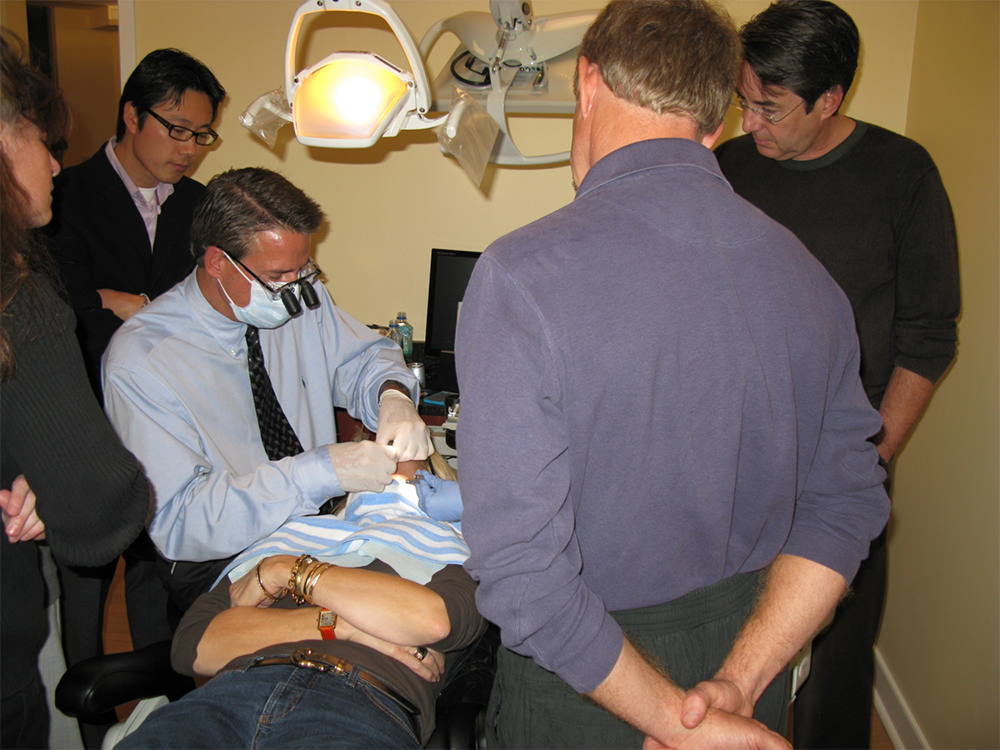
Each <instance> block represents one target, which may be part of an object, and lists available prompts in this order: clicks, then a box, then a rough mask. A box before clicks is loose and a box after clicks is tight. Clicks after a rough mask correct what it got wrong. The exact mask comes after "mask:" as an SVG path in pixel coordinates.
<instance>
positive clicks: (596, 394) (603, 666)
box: [456, 0, 889, 748]
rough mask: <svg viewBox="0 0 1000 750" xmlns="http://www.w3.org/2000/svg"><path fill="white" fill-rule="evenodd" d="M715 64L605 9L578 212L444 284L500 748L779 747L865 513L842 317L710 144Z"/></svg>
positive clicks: (874, 528)
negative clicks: (467, 278) (798, 680)
mask: <svg viewBox="0 0 1000 750" xmlns="http://www.w3.org/2000/svg"><path fill="white" fill-rule="evenodd" d="M739 62H740V47H739V41H738V38H737V35H736V30H735V28H734V27H733V25H732V22H731V21H730V19H729V18H728V17H726V16H725V14H724V13H723V12H722V11H719V10H717V9H716V8H715V7H713V6H712V5H710V4H707V3H704V2H687V1H684V2H671V1H670V0H647V1H643V2H627V1H626V2H612V3H610V4H609V5H608V6H607V7H606V8H605V10H604V11H603V12H602V13H601V15H600V16H599V17H598V19H597V20H596V21H595V23H594V25H593V27H591V29H590V30H589V31H588V32H587V34H586V36H585V37H584V40H583V43H582V45H581V48H580V57H579V60H578V65H577V92H578V94H577V96H578V98H577V108H576V113H575V117H574V130H573V144H572V151H571V153H572V157H571V166H572V173H573V178H574V182H575V184H576V185H577V186H578V190H577V195H576V199H575V200H574V201H573V203H572V204H570V205H569V206H566V207H564V208H563V209H561V210H559V211H557V212H555V213H554V214H551V215H550V216H547V217H545V218H543V219H541V220H539V221H537V222H535V223H534V224H531V225H529V226H528V227H525V228H523V229H520V230H518V231H515V232H513V233H511V234H510V235H507V236H506V237H504V238H502V239H500V240H498V241H497V242H495V243H494V244H493V245H492V246H491V247H490V248H489V249H488V250H487V251H486V252H485V253H484V254H483V256H482V258H481V259H480V261H479V262H478V263H477V266H476V271H475V273H474V274H473V277H472V280H471V282H470V284H469V287H468V290H467V292H466V295H465V299H464V304H463V310H462V317H461V320H460V324H459V330H458V337H457V342H456V348H457V364H458V375H459V385H460V389H461V392H462V424H461V430H459V433H458V440H459V446H458V447H459V455H460V457H461V458H460V461H461V483H462V495H463V499H464V501H465V511H464V514H463V518H462V522H463V531H464V532H465V535H466V541H467V542H468V544H469V547H470V549H471V551H472V555H471V557H470V558H469V561H468V563H467V568H468V570H469V572H470V573H471V574H472V575H473V577H475V578H477V579H479V581H480V588H479V592H478V594H477V602H478V605H479V607H480V610H481V611H482V613H483V614H484V615H485V616H486V617H487V618H488V619H490V620H492V621H494V622H496V623H497V624H499V625H500V627H501V630H502V634H503V642H504V646H505V647H504V648H503V649H501V653H500V655H499V666H498V676H497V681H496V683H495V685H494V690H493V695H492V698H491V706H490V715H489V717H488V720H487V730H488V731H489V732H490V733H491V735H492V736H491V742H492V744H494V745H496V746H501V747H502V746H508V747H511V746H514V747H628V746H634V747H638V746H639V745H641V744H642V743H643V739H644V737H649V738H651V744H654V745H655V744H657V743H658V744H661V745H666V746H669V747H675V748H680V747H690V746H698V747H743V746H753V747H786V746H787V743H785V741H784V739H783V738H782V737H781V736H780V735H779V734H776V733H775V732H774V731H769V729H768V727H769V728H770V730H778V731H780V732H783V731H784V725H783V724H784V720H785V716H786V711H787V699H788V687H787V682H786V672H785V667H786V664H787V663H788V661H789V660H790V659H791V658H792V657H793V656H794V655H795V653H796V652H797V651H798V649H799V648H800V647H801V646H802V645H803V644H804V643H805V642H806V641H807V640H808V639H809V638H810V637H811V636H812V635H813V634H814V633H815V631H816V629H817V628H818V627H819V626H820V625H821V624H822V622H823V620H824V618H825V617H826V615H827V614H828V613H829V612H830V611H831V610H832V608H833V607H834V606H835V604H836V602H837V601H838V600H839V598H840V597H841V595H842V594H843V592H844V590H845V587H846V583H847V581H849V580H851V578H852V577H853V576H854V572H855V571H856V570H857V567H858V564H859V563H860V561H861V559H862V558H863V557H864V556H865V554H866V552H867V549H868V545H869V542H870V540H871V539H872V538H873V537H875V536H876V535H877V534H878V533H879V531H880V529H881V528H882V526H883V525H884V523H885V519H886V517H887V515H888V510H889V505H888V499H887V497H886V495H885V491H884V489H883V488H882V486H881V483H882V480H883V479H884V476H885V474H884V472H883V470H882V469H881V468H880V467H879V466H878V453H877V451H876V449H875V446H874V445H873V444H872V443H870V442H869V441H868V438H870V437H871V436H872V435H874V434H875V433H877V432H878V430H879V428H880V425H881V422H880V420H879V416H878V413H877V412H876V411H875V410H874V409H872V408H871V406H870V404H869V403H868V402H867V399H866V398H865V393H864V389H863V388H862V386H861V382H860V379H859V377H858V361H859V354H858V342H857V336H856V334H855V331H854V321H853V317H852V314H851V309H850V305H849V303H848V301H847V299H846V298H845V296H844V295H843V293H842V292H841V291H840V289H839V288H838V287H837V285H836V284H835V283H834V282H833V280H832V279H831V278H830V276H829V274H828V273H827V272H826V271H825V270H824V269H823V267H822V265H821V264H820V263H819V262H818V261H816V259H815V258H814V257H813V256H812V255H810V254H809V252H808V251H807V250H806V249H805V247H804V246H803V245H802V244H801V243H800V242H799V241H798V240H797V239H796V238H795V237H794V236H793V235H792V234H791V233H790V232H789V231H787V230H786V229H784V228H783V227H781V226H780V225H778V224H777V223H775V222H774V221H772V220H770V219H768V218H767V217H766V216H765V215H764V214H763V213H761V212H760V211H759V210H757V209H755V208H754V207H752V206H751V205H750V204H748V203H746V202H745V201H743V200H742V199H741V198H739V197H737V196H736V195H735V194H734V193H733V191H732V189H731V187H730V186H729V184H728V183H727V182H726V181H725V179H724V178H723V177H722V174H721V173H720V171H719V168H718V164H717V163H716V161H715V158H714V156H713V155H712V153H711V151H710V150H709V148H710V147H711V146H712V145H713V144H714V143H715V141H716V139H717V138H718V137H719V135H720V134H721V132H722V127H723V125H722V123H723V118H724V116H725V113H726V109H727V107H728V106H729V102H730V100H731V97H732V92H733V89H734V86H735V83H736V75H737V71H738V66H739ZM498 365H499V366H498ZM696 686H697V687H696ZM584 696H587V697H589V698H590V699H591V700H587V699H586V698H585V697H584ZM615 717H618V718H620V719H622V720H624V721H619V720H618V718H615ZM755 719H756V720H755ZM765 725H766V726H765Z"/></svg>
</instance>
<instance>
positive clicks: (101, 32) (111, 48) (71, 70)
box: [52, 6, 122, 167]
mask: <svg viewBox="0 0 1000 750" xmlns="http://www.w3.org/2000/svg"><path fill="white" fill-rule="evenodd" d="M92 11H93V8H91V7H84V8H70V7H66V6H57V7H54V8H53V9H52V14H53V19H52V22H53V27H54V29H55V50H56V65H57V67H58V71H59V85H60V86H61V87H62V89H63V91H64V92H65V93H66V100H67V101H68V102H69V108H70V111H71V112H72V113H73V134H72V137H71V138H70V141H69V148H68V149H67V150H66V156H65V158H64V159H63V164H64V166H67V167H71V166H73V165H74V164H79V163H80V162H82V161H85V160H86V159H89V158H90V157H91V156H92V155H93V154H94V152H95V151H96V150H97V148H98V147H99V146H100V145H101V144H102V143H103V142H104V141H106V140H107V139H108V138H110V137H111V136H112V135H114V132H115V121H116V119H117V114H118V97H119V95H120V94H121V83H122V82H121V80H120V79H119V74H118V32H117V31H115V30H113V29H112V30H109V29H94V28H92V27H91V26H92V23H91V19H92V15H91V14H92Z"/></svg>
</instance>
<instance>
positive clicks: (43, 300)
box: [0, 29, 150, 748]
mask: <svg viewBox="0 0 1000 750" xmlns="http://www.w3.org/2000/svg"><path fill="white" fill-rule="evenodd" d="M0 54H2V76H0V77H2V98H0V257H2V264H0V313H2V314H0V411H2V413H3V421H2V423H0V487H2V488H3V489H2V490H0V509H2V511H3V522H4V531H5V533H4V534H0V596H2V600H3V605H2V608H0V659H2V661H3V673H2V677H0V689H2V693H0V708H2V719H0V745H2V746H3V747H5V748H21V747H44V746H46V745H47V738H48V709H47V706H46V702H45V691H44V688H43V686H42V683H41V678H40V676H39V673H38V653H39V650H40V649H41V646H42V642H43V640H44V638H45V633H46V621H45V610H44V601H45V583H44V581H43V578H42V572H41V567H40V559H39V554H40V552H39V548H38V542H39V541H41V540H45V541H46V542H47V543H48V546H49V548H50V549H51V551H52V554H53V556H54V557H55V558H56V559H57V560H59V561H61V562H64V563H65V564H68V565H91V566H92V565H99V564H103V563H106V562H108V561H109V560H112V559H114V558H115V557H117V556H118V555H119V554H120V553H121V551H122V550H124V549H125V548H126V547H127V546H128V545H129V544H130V543H131V542H132V540H133V539H135V538H136V537H137V536H138V535H139V532H140V531H142V528H143V526H144V524H145V521H146V516H147V515H148V513H149V507H150V493H149V484H148V483H147V482H146V478H145V476H144V475H143V473H142V471H141V470H140V468H139V464H138V462H137V461H136V459H135V457H134V456H132V454H130V453H129V452H128V451H127V450H125V448H124V447H122V444H121V443H120V442H119V441H118V438H117V437H116V436H115V433H114V431H113V430H112V429H111V425H109V424H108V422H107V420H106V419H105V417H104V415H103V413H102V412H101V410H100V407H99V406H98V404H97V401H96V399H95V398H94V395H93V393H92V392H91V390H90V387H89V385H88V383H87V376H86V373H85V371H84V366H83V359H82V357H81V355H80V348H79V345H78V344H77V340H76V336H75V333H74V330H75V328H76V319H75V318H74V316H73V311H72V310H70V308H69V306H68V305H67V304H66V303H65V302H64V301H63V300H62V299H60V297H59V295H58V294H57V292H56V288H57V287H58V286H59V284H58V282H57V281H54V279H58V272H57V271H55V270H54V264H53V262H52V260H51V258H50V257H49V256H48V254H47V252H46V250H45V246H44V244H43V243H42V242H41V241H39V239H38V238H36V237H35V236H34V230H35V229H37V228H38V227H41V226H44V225H45V224H47V223H48V222H49V220H50V219H51V218H52V178H53V176H54V175H55V174H56V173H58V171H59V164H58V162H56V160H55V159H54V158H53V156H52V153H51V147H52V144H55V143H57V142H59V141H61V140H64V139H65V136H66V133H67V131H68V128H69V119H70V118H69V110H68V109H67V107H66V103H65V101H64V100H63V97H62V93H61V92H60V91H59V89H58V88H57V87H56V86H55V85H54V84H53V83H52V82H51V81H50V80H49V79H48V78H46V77H45V76H44V75H42V74H41V73H39V72H38V71H36V70H35V69H34V68H32V67H30V66H29V65H28V64H27V63H26V62H25V53H24V45H23V43H22V42H21V40H20V39H19V38H18V37H17V36H16V35H14V34H13V33H11V32H9V31H8V30H7V29H0Z"/></svg>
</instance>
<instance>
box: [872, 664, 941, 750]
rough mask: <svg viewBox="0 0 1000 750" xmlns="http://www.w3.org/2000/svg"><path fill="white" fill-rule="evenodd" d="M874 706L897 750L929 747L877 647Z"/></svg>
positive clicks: (925, 749) (921, 749)
mask: <svg viewBox="0 0 1000 750" xmlns="http://www.w3.org/2000/svg"><path fill="white" fill-rule="evenodd" d="M875 710H876V711H877V712H878V715H879V718H880V719H882V724H883V725H884V726H885V731H886V733H887V734H888V735H889V739H890V740H892V744H893V747H895V748H896V750H930V745H929V744H928V742H927V738H926V737H925V736H924V733H923V732H922V731H920V727H919V726H918V724H917V721H916V719H915V718H914V716H913V712H912V711H910V707H909V706H908V705H907V704H906V701H905V700H904V698H903V696H902V694H901V693H900V692H899V688H898V687H897V685H896V681H895V680H894V679H893V677H892V674H891V673H890V672H889V669H888V667H887V666H886V664H885V661H884V660H883V659H882V655H881V654H880V653H879V650H878V648H876V649H875Z"/></svg>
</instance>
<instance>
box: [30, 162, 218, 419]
mask: <svg viewBox="0 0 1000 750" xmlns="http://www.w3.org/2000/svg"><path fill="white" fill-rule="evenodd" d="M104 148H105V147H104V146H103V145H102V146H101V148H100V149H98V151H97V153H96V154H94V155H93V156H92V157H91V158H90V159H88V160H87V161H85V162H83V163H82V164H79V165H77V166H75V167H70V168H69V169H65V170H63V171H62V173H60V174H59V175H58V176H57V177H56V179H55V190H54V191H53V201H52V211H53V214H52V222H51V223H50V224H49V228H48V230H47V231H48V234H49V236H50V237H51V239H52V247H53V252H54V254H55V256H56V260H57V261H58V262H59V266H60V270H61V271H62V276H63V281H64V282H65V284H66V289H67V291H68V292H69V294H70V297H71V298H72V304H73V310H74V312H75V313H76V316H77V338H79V340H80V347H81V348H82V349H83V359H84V362H85V364H86V365H87V375H88V377H89V378H90V382H91V385H92V386H93V388H94V392H95V393H96V394H97V396H98V399H99V400H101V401H102V402H103V399H102V398H101V355H102V354H103V353H104V350H105V349H106V348H107V346H108V342H110V341H111V336H112V335H113V334H114V332H115V331H117V330H118V326H120V325H121V324H122V321H121V320H120V319H119V318H118V317H117V316H116V315H115V314H114V313H113V312H111V311H110V310H105V309H103V308H102V307H101V297H100V295H99V294H98V293H97V290H98V289H115V290H117V291H120V292H129V293H130V294H142V293H145V294H146V295H148V296H149V298H150V299H153V298H154V297H157V296H158V295H160V294H162V293H163V292H165V291H167V290H168V289H169V288H170V287H172V286H173V285H174V284H176V283H177V282H178V281H180V280H181V279H183V278H184V277H186V276H187V275H188V273H190V271H191V269H192V268H194V260H193V259H192V256H191V248H190V240H189V236H190V230H191V218H192V216H193V215H194V207H195V205H196V204H197V202H198V199H199V198H200V197H201V195H202V193H203V192H204V191H205V186H204V185H202V184H201V183H200V182H195V181H194V180H191V179H188V178H187V177H182V178H181V180H180V182H178V183H177V184H176V185H175V186H174V192H173V193H172V194H171V195H170V197H169V198H167V200H166V201H165V202H164V204H163V208H162V211H161V212H160V216H159V218H158V219H157V222H156V242H155V246H154V247H153V250H152V252H150V248H149V235H148V233H147V232H146V225H145V224H144V223H143V221H142V216H140V215H139V210H138V209H137V208H136V206H135V201H133V200H132V196H131V195H129V193H128V190H127V188H126V187H125V183H123V182H122V180H121V178H120V177H119V176H118V174H117V173H116V172H115V170H114V168H113V167H112V166H111V163H110V162H109V161H108V157H107V155H106V154H105V153H104Z"/></svg>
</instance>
